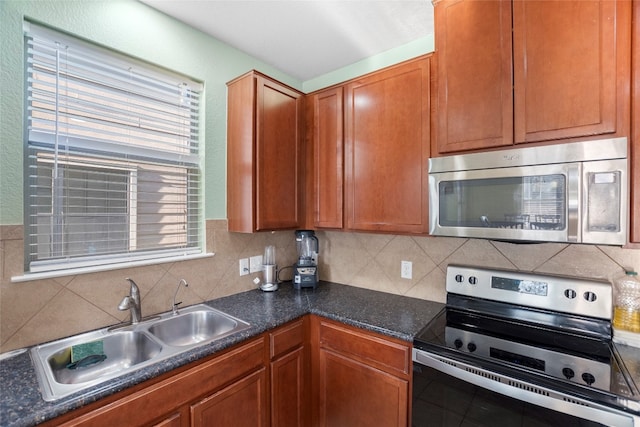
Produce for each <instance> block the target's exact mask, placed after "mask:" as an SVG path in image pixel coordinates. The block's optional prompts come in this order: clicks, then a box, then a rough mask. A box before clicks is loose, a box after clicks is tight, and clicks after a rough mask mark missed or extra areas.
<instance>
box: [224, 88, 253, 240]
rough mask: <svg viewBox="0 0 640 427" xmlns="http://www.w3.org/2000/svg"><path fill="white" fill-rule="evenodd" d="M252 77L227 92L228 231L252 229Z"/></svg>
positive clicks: (250, 230) (247, 230)
mask: <svg viewBox="0 0 640 427" xmlns="http://www.w3.org/2000/svg"><path fill="white" fill-rule="evenodd" d="M254 111H255V78H254V76H253V75H248V76H246V77H243V78H241V79H238V80H235V81H233V82H232V83H230V84H229V86H228V89H227V219H228V228H229V231H239V232H248V233H250V232H252V231H253V229H254V227H255V226H254V224H253V218H254V205H253V200H254V195H255V183H254V174H253V163H254V135H255V129H254Z"/></svg>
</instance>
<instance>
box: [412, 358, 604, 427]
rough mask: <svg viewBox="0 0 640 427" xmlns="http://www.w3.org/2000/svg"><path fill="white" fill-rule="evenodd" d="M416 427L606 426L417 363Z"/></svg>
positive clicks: (413, 419) (414, 381)
mask: <svg viewBox="0 0 640 427" xmlns="http://www.w3.org/2000/svg"><path fill="white" fill-rule="evenodd" d="M412 413H413V415H412V425H413V426H414V427H426V426H429V427H437V426H465V427H503V426H504V427H513V426H530V427H545V426H549V427H558V426H561V427H574V426H575V427H583V426H585V427H587V426H588V427H591V426H603V424H599V423H594V422H593V421H589V420H584V419H581V418H577V417H574V416H571V415H567V414H563V413H561V412H557V411H553V410H551V409H546V408H543V407H540V406H536V405H532V404H530V403H527V402H522V401H520V400H517V399H513V398H511V397H508V396H504V395H502V394H499V393H495V392H493V391H490V390H487V389H483V388H480V387H477V386H475V385H473V384H470V383H467V382H465V381H462V380H459V379H457V378H455V377H452V376H450V375H447V374H444V373H442V372H440V371H437V370H435V369H432V368H429V367H426V366H423V365H418V364H414V374H413V404H412Z"/></svg>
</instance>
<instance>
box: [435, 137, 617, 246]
mask: <svg viewBox="0 0 640 427" xmlns="http://www.w3.org/2000/svg"><path fill="white" fill-rule="evenodd" d="M627 168H628V166H627V139H626V138H615V139H605V140H596V141H584V142H575V143H568V144H558V145H548V146H536V147H527V148H513V149H508V150H500V151H491V152H483V153H473V154H462V155H455V156H447V157H437V158H431V159H429V231H430V233H431V234H432V235H436V236H455V237H475V238H485V239H495V240H512V241H532V242H535V241H538V242H539V241H543V242H575V243H590V244H605V245H624V244H626V242H627V229H628V210H629V208H628V200H629V190H628V188H629V185H628V179H629V177H628V172H627Z"/></svg>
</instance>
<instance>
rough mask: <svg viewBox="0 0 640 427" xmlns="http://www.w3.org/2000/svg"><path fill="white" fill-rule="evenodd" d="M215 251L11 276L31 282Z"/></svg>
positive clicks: (166, 260)
mask: <svg viewBox="0 0 640 427" xmlns="http://www.w3.org/2000/svg"><path fill="white" fill-rule="evenodd" d="M214 255H215V253H213V252H209V253H202V254H196V255H184V256H171V257H166V258H154V259H148V260H142V261H128V262H121V263H117V264H105V265H97V266H92V267H79V268H69V269H66V270H57V271H45V272H41V273H25V274H23V275H21V276H13V277H11V282H12V283H19V282H29V281H32V280H42V279H52V278H54V277H64V276H75V275H78V274H87V273H98V272H101V271H110V270H119V269H122V268H131V267H141V266H145V265H155V264H165V263H168V262H179V261H191V260H194V259H200V258H210V257H213V256H214Z"/></svg>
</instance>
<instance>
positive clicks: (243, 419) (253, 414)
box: [191, 368, 269, 427]
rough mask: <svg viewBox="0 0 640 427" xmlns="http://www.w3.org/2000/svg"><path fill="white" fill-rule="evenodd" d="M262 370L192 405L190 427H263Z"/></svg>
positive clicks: (264, 377)
mask: <svg viewBox="0 0 640 427" xmlns="http://www.w3.org/2000/svg"><path fill="white" fill-rule="evenodd" d="M266 383H267V372H266V369H265V368H262V369H260V370H259V371H258V372H254V373H253V374H251V375H248V376H247V377H245V378H243V379H241V380H239V381H236V382H235V383H233V384H231V385H230V386H228V387H226V388H224V389H223V390H220V391H219V392H217V393H214V394H213V395H211V396H208V397H206V398H204V399H203V400H201V401H200V402H198V403H196V404H193V405H191V426H192V427H206V426H216V427H266V426H267V425H268V422H269V421H268V417H267V408H266V405H267V386H266Z"/></svg>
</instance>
